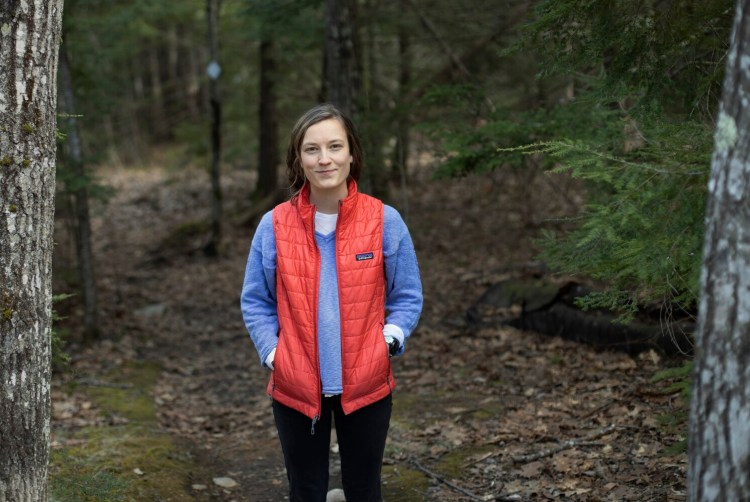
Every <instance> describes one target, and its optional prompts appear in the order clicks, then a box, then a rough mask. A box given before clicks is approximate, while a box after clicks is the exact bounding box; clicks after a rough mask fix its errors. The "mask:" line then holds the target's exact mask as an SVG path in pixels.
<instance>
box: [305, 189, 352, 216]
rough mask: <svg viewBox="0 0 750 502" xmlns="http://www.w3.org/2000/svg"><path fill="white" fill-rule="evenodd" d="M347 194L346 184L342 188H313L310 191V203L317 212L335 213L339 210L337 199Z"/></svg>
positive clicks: (341, 198) (343, 197)
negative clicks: (329, 189)
mask: <svg viewBox="0 0 750 502" xmlns="http://www.w3.org/2000/svg"><path fill="white" fill-rule="evenodd" d="M347 195H349V189H348V188H347V187H346V185H344V186H343V190H331V191H328V190H325V191H319V190H315V189H314V188H313V189H312V190H311V191H310V203H311V204H313V205H314V206H315V209H316V210H317V211H318V212H321V213H325V214H336V213H338V212H339V201H340V200H343V199H345V198H346V196H347Z"/></svg>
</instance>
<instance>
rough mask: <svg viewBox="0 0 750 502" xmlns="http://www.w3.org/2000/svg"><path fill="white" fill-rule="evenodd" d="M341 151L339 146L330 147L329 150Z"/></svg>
mask: <svg viewBox="0 0 750 502" xmlns="http://www.w3.org/2000/svg"><path fill="white" fill-rule="evenodd" d="M339 149H341V145H331V150H339Z"/></svg>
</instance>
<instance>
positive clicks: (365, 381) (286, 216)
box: [268, 181, 395, 418]
mask: <svg viewBox="0 0 750 502" xmlns="http://www.w3.org/2000/svg"><path fill="white" fill-rule="evenodd" d="M273 226H274V233H275V237H276V259H277V262H276V293H277V313H278V317H279V343H278V346H277V348H276V356H275V359H274V371H273V372H272V374H271V381H270V382H269V389H268V390H269V395H271V397H273V399H275V400H277V401H279V402H280V403H281V404H284V405H286V406H289V407H291V408H294V409H296V410H298V411H300V412H301V413H304V414H305V415H307V416H308V417H310V418H313V417H315V416H316V415H318V414H319V410H320V398H321V384H320V368H319V361H318V335H317V324H318V320H317V311H318V286H319V284H320V255H319V252H318V248H317V245H316V243H315V208H314V206H312V205H310V202H309V188H308V187H307V186H306V187H305V189H304V190H303V192H302V193H301V194H300V196H299V197H298V198H297V199H296V200H295V201H290V202H286V203H283V204H280V205H279V206H277V207H276V208H275V209H274V211H273ZM336 266H337V276H338V289H339V306H340V311H341V350H342V354H341V364H342V383H343V393H342V395H341V405H342V408H343V409H344V412H345V413H351V412H352V411H355V410H357V409H359V408H361V407H363V406H367V405H368V404H371V403H374V402H375V401H378V400H380V399H382V398H384V397H385V396H387V395H388V394H389V393H390V392H391V390H392V388H393V387H394V386H395V381H394V380H393V375H392V372H391V366H390V360H389V357H388V349H387V346H386V344H385V340H384V339H383V324H384V322H385V274H384V264H383V203H382V202H380V201H379V200H377V199H374V198H372V197H369V196H367V195H365V194H360V193H358V192H357V186H356V183H355V182H353V181H350V182H349V196H348V197H347V198H346V199H344V200H343V201H341V202H340V205H339V217H338V222H337V225H336Z"/></svg>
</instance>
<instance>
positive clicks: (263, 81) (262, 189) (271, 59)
mask: <svg viewBox="0 0 750 502" xmlns="http://www.w3.org/2000/svg"><path fill="white" fill-rule="evenodd" d="M262 29H263V27H261V30H262ZM259 52H260V72H259V73H260V74H259V78H260V93H259V98H260V99H259V113H258V122H259V124H258V128H259V132H258V136H259V145H258V183H257V185H256V187H255V195H256V198H262V197H265V196H269V195H270V196H272V198H273V199H274V200H275V199H277V198H278V195H279V194H278V193H277V192H278V188H279V172H278V169H279V165H280V164H281V160H280V155H279V153H280V150H279V116H278V110H277V108H278V106H277V102H276V79H277V78H278V77H277V75H276V44H275V42H274V39H273V36H272V35H270V34H265V36H263V37H262V40H261V42H260V51H259Z"/></svg>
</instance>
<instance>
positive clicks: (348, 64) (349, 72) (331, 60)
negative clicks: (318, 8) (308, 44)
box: [323, 0, 362, 121]
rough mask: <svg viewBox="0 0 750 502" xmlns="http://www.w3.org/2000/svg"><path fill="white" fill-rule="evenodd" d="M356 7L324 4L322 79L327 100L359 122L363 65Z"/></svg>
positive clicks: (338, 0) (336, 0)
mask: <svg viewBox="0 0 750 502" xmlns="http://www.w3.org/2000/svg"><path fill="white" fill-rule="evenodd" d="M354 7H355V2H354V1H353V0H326V2H325V22H326V41H325V62H324V64H323V68H324V74H323V78H324V79H325V86H324V88H325V92H326V99H327V100H328V101H329V102H331V103H333V104H334V105H336V106H338V107H339V108H340V109H341V110H342V111H343V112H344V113H345V114H346V115H348V116H349V117H350V118H351V119H352V120H355V121H356V120H357V119H358V118H359V112H360V97H361V91H362V78H361V74H362V71H361V68H362V64H361V56H360V53H359V47H358V43H357V38H356V20H355V12H354Z"/></svg>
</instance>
